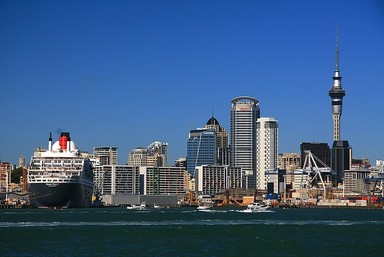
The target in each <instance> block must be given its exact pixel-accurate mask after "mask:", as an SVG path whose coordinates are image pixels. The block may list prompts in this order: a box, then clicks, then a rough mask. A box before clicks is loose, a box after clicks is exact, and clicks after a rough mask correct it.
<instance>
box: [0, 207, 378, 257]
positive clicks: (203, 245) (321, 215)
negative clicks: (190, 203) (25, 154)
mask: <svg viewBox="0 0 384 257" xmlns="http://www.w3.org/2000/svg"><path fill="white" fill-rule="evenodd" d="M383 241H384V211H383V210H347V209H272V210H271V211H269V212H264V213H243V212H241V211H239V210H231V209H217V210H212V211H208V212H207V211H206V212H202V211H197V210H195V209H193V208H184V209H183V208H174V209H152V210H148V211H132V210H127V209H123V208H103V209H65V210H40V209H16V210H0V251H1V252H0V255H1V256H383V255H384V245H383V244H384V242H383Z"/></svg>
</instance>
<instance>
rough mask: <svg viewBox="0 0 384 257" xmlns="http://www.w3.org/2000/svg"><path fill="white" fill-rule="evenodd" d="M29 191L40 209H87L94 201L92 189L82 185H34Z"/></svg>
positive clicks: (33, 201)
mask: <svg viewBox="0 0 384 257" xmlns="http://www.w3.org/2000/svg"><path fill="white" fill-rule="evenodd" d="M28 191H29V192H30V202H31V206H33V207H38V208H87V207H90V206H91V201H92V199H91V197H92V187H89V186H88V187H87V186H86V185H82V184H80V183H56V184H55V183H32V184H29V185H28Z"/></svg>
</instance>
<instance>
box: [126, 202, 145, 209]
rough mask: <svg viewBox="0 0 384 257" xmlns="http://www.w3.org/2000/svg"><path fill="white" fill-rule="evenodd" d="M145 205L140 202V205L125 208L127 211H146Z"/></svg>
mask: <svg viewBox="0 0 384 257" xmlns="http://www.w3.org/2000/svg"><path fill="white" fill-rule="evenodd" d="M146 209H147V204H146V203H145V202H142V203H141V204H140V205H136V204H132V205H130V206H127V210H146Z"/></svg>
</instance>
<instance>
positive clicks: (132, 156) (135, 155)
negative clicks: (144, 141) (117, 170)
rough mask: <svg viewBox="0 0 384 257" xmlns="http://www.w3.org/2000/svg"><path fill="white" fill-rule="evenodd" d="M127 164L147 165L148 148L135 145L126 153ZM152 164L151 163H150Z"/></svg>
mask: <svg viewBox="0 0 384 257" xmlns="http://www.w3.org/2000/svg"><path fill="white" fill-rule="evenodd" d="M128 165H130V166H135V167H142V166H149V165H148V150H147V149H146V148H143V147H137V148H135V149H133V150H132V151H131V152H130V153H129V154H128ZM151 166H153V165H151Z"/></svg>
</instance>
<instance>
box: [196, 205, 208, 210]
mask: <svg viewBox="0 0 384 257" xmlns="http://www.w3.org/2000/svg"><path fill="white" fill-rule="evenodd" d="M208 209H211V206H209V205H199V206H197V210H199V211H202V210H208Z"/></svg>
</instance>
